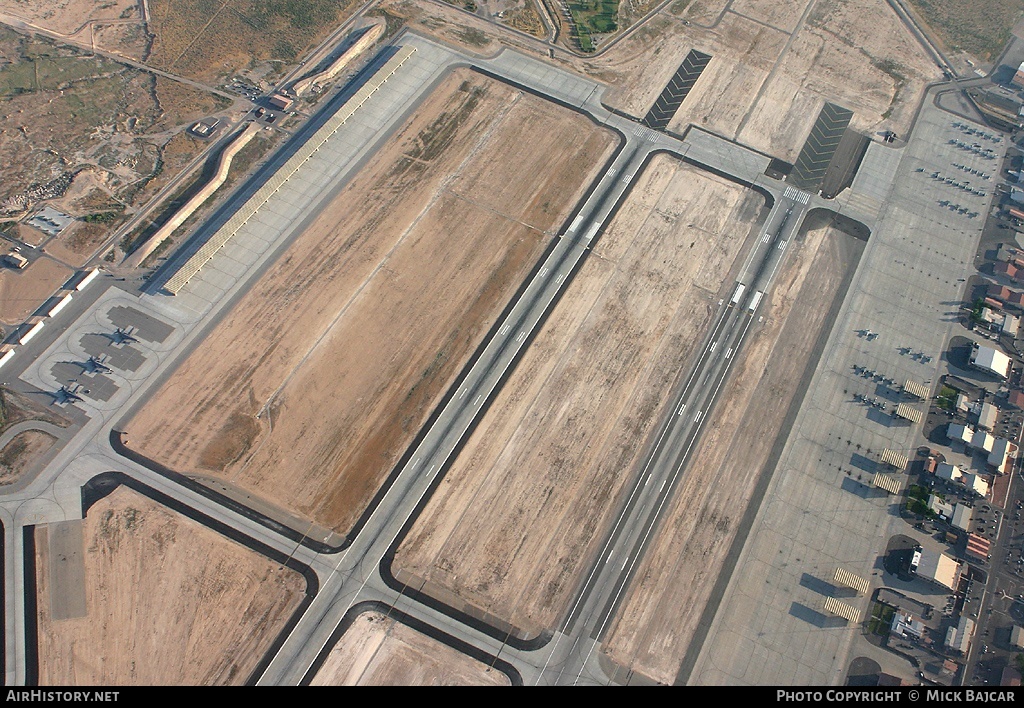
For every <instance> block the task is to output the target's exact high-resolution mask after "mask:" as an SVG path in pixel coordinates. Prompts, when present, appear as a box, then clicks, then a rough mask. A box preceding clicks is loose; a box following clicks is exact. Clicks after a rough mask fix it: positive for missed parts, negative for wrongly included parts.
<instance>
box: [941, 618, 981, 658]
mask: <svg viewBox="0 0 1024 708" xmlns="http://www.w3.org/2000/svg"><path fill="white" fill-rule="evenodd" d="M973 636H974V620H972V619H971V618H970V617H964V616H962V615H961V617H960V622H959V623H958V624H956V625H952V626H950V628H949V629H948V630H946V642H945V643H946V646H947V647H949V648H950V649H952V650H953V651H956V652H960V653H961V654H966V653H967V650H968V649H970V648H971V637H973Z"/></svg>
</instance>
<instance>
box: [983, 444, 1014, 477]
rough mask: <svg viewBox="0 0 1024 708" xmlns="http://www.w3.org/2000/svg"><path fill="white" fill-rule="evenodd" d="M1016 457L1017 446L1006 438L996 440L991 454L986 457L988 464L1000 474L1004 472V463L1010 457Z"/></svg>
mask: <svg viewBox="0 0 1024 708" xmlns="http://www.w3.org/2000/svg"><path fill="white" fill-rule="evenodd" d="M1016 456H1017V446H1016V445H1014V444H1013V443H1012V442H1010V441H1009V440H1007V439H1006V438H996V442H995V444H994V445H993V446H992V452H990V453H989V455H988V463H989V464H990V465H992V466H993V467H995V468H996V469H997V470H999V473H1000V474H1002V473H1003V472H1005V471H1006V470H1005V468H1006V463H1007V462H1008V461H1009V460H1010V458H1011V457H1016Z"/></svg>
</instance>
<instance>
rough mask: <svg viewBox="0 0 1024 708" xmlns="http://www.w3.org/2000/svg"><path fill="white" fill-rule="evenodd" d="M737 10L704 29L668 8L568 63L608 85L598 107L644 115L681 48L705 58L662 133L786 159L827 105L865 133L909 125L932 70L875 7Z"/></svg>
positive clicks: (755, 6) (869, 1)
mask: <svg viewBox="0 0 1024 708" xmlns="http://www.w3.org/2000/svg"><path fill="white" fill-rule="evenodd" d="M810 1H811V0H806V1H803V2H798V3H778V2H775V1H774V0H743V1H742V2H737V3H732V4H730V5H728V9H726V10H725V12H724V14H721V15H720V19H718V18H719V15H718V14H717V13H716V14H714V16H712V17H710V18H708V19H707V22H708V23H711V24H710V26H708V27H705V26H702V25H701V23H700V22H699V21H698V20H697V19H696V18H695V16H691V14H690V13H691V12H693V11H695V9H694V8H696V9H697V10H699V9H700V8H697V7H696V6H697V5H698V3H696V2H695V3H693V6H691V8H688V9H687V11H686V13H684V15H683V16H684V17H687V18H688V20H687V21H690V22H691V24H689V25H684V24H683V22H682V21H681V20H680V19H679V18H677V17H675V16H674V15H673V14H672V13H671V12H670V11H669V9H666V10H663V11H662V13H661V14H660V15H659V16H658V17H656V18H654V19H653V20H652V21H651V22H649V23H648V24H647V25H645V26H644V27H642V28H640V29H639V30H637V31H636V32H635V33H634V34H633V35H631V36H630V37H628V38H627V39H625V40H624V41H623V42H621V43H620V44H618V45H616V46H615V47H614V48H613V49H612V50H610V51H609V52H608V53H607V54H606V55H604V56H602V57H600V58H596V59H594V60H591V61H589V62H585V63H584V62H580V61H578V60H572V61H571V62H569V63H570V64H572V65H573V66H575V67H576V68H577V69H579V70H582V71H586V72H587V73H590V74H591V75H593V76H594V77H595V78H598V79H600V80H602V81H605V82H607V83H608V84H609V85H610V86H611V90H609V91H608V92H607V93H606V95H605V101H606V102H607V103H608V104H609V105H612V106H614V107H616V108H620V109H622V110H624V111H626V112H628V113H630V114H632V115H636V116H642V115H644V113H646V111H647V110H648V109H649V108H650V106H651V105H652V104H653V103H654V100H655V99H656V98H657V96H658V94H659V92H660V91H661V90H662V88H664V86H665V84H666V83H667V82H668V80H669V79H670V78H671V76H672V74H673V73H674V72H675V70H676V68H677V67H678V66H679V64H680V63H681V62H682V60H683V59H684V58H685V57H686V54H687V53H688V52H689V51H690V49H698V50H700V51H703V52H707V53H709V54H711V55H712V56H713V58H712V60H711V62H710V63H709V64H708V66H707V68H706V69H705V70H704V73H703V74H702V75H701V77H700V79H698V81H697V83H696V84H695V85H694V87H693V90H692V91H691V92H690V94H689V96H687V98H686V100H685V101H684V102H683V104H682V106H681V107H680V110H679V111H678V112H677V113H676V116H675V118H674V120H673V121H672V123H671V125H670V128H671V129H672V130H675V131H680V132H681V131H683V130H685V128H686V126H687V125H689V124H691V123H693V124H696V125H700V126H703V127H705V128H707V129H709V130H712V131H714V132H716V133H719V134H721V135H723V136H725V137H728V138H731V139H735V140H738V141H740V142H742V143H743V144H745V145H749V146H750V147H753V148H755V149H757V150H760V151H762V152H765V153H768V154H771V155H773V156H775V157H779V158H782V159H784V160H788V161H793V160H795V159H796V156H797V155H798V154H799V151H800V148H801V146H802V145H803V142H804V140H805V139H806V137H807V134H808V133H809V132H810V128H811V125H812V124H813V122H814V119H815V118H816V117H817V114H818V111H819V110H820V108H821V106H822V104H823V103H824V102H825V101H834V102H837V103H839V104H840V105H843V106H845V107H846V108H849V109H850V110H852V111H854V114H855V115H854V119H853V127H854V128H855V129H857V130H860V131H863V132H868V133H870V132H873V131H880V130H886V129H893V130H896V131H897V132H898V133H903V132H905V131H906V129H907V128H908V127H909V122H910V120H911V118H912V117H913V110H914V106H915V105H916V103H917V101H918V99H919V97H920V95H921V92H922V91H923V90H924V86H925V84H926V83H927V82H928V81H929V80H932V79H933V78H935V77H936V76H937V75H938V74H937V72H938V69H937V68H936V67H935V65H934V64H933V63H932V62H931V61H930V60H929V59H928V58H927V56H926V55H925V53H924V51H923V50H922V49H921V48H920V46H919V45H918V44H917V42H916V41H915V40H914V38H913V37H912V35H911V34H910V33H909V31H908V30H907V29H906V28H905V27H904V26H903V24H902V23H901V22H900V21H899V18H898V17H897V16H896V15H895V13H894V12H893V11H892V9H891V8H890V7H889V6H888V4H887V3H886V2H885V0H816V2H814V4H813V6H812V5H810Z"/></svg>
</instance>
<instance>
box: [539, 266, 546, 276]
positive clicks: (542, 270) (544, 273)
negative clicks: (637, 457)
mask: <svg viewBox="0 0 1024 708" xmlns="http://www.w3.org/2000/svg"><path fill="white" fill-rule="evenodd" d="M547 274H548V267H547V266H544V267H542V268H541V269H540V275H541V276H545V275H547Z"/></svg>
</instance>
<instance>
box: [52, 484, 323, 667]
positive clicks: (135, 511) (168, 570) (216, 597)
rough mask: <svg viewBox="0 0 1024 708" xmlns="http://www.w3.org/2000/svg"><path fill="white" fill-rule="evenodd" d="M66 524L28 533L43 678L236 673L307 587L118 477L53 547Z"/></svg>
mask: <svg viewBox="0 0 1024 708" xmlns="http://www.w3.org/2000/svg"><path fill="white" fill-rule="evenodd" d="M66 523H68V524H77V522H66ZM63 530H68V529H66V528H65V529H60V528H58V527H54V526H53V525H49V526H40V527H39V528H38V529H37V531H36V549H37V556H36V574H37V578H38V596H37V597H38V616H39V683H40V684H41V685H51V686H53V685H58V686H59V685H64V686H71V685H93V686H100V685H106V686H117V685H152V684H163V685H168V684H181V685H208V684H241V683H244V682H245V680H246V679H247V678H248V676H249V674H250V673H251V672H252V670H253V669H254V668H255V666H256V664H257V663H258V662H259V660H260V659H261V658H262V655H263V653H264V652H266V651H267V649H268V648H269V646H270V643H271V642H272V641H273V640H274V638H275V636H276V635H277V634H278V633H279V632H280V631H281V630H282V629H283V626H284V623H285V622H286V621H287V620H288V618H289V617H290V616H291V614H292V613H293V612H294V611H295V609H296V608H297V607H298V604H299V602H300V601H301V600H302V597H303V595H304V592H305V587H306V581H305V579H303V578H302V576H301V575H299V574H298V573H296V572H295V571H292V570H289V569H287V568H282V567H281V566H279V565H278V564H277V563H275V562H273V561H271V560H269V559H267V558H265V557H263V556H260V555H258V554H256V553H254V552H252V551H250V550H248V549H246V548H245V547H243V546H241V545H239V544H238V543H236V542H234V541H231V540H229V539H227V538H225V537H224V536H221V535H220V534H218V533H215V532H214V531H211V530H210V529H208V528H206V527H205V526H203V525H201V524H199V523H197V522H195V521H192V520H191V519H188V518H185V517H182V516H180V515H178V514H176V513H174V512H172V511H170V510H168V509H167V508H166V507H163V506H161V505H159V504H157V503H156V502H154V501H152V500H150V499H148V498H146V497H144V496H142V495H141V494H138V493H137V492H135V491H133V490H131V489H128V488H126V487H119V488H118V489H116V490H115V491H114V492H113V493H112V494H110V495H109V496H108V497H106V498H104V499H102V500H100V501H99V502H97V503H96V504H95V505H94V506H93V507H92V508H91V509H90V510H89V513H88V515H87V516H86V518H85V520H84V521H83V522H82V523H81V528H80V530H79V529H76V528H73V527H72V528H71V529H70V531H75V532H77V533H79V534H80V539H81V540H80V541H79V544H78V545H77V547H76V546H75V544H73V543H69V542H68V541H66V540H65V541H64V542H60V543H57V547H58V549H59V556H54V557H51V555H50V548H49V544H50V542H51V539H55V538H58V537H59V536H60V534H58V531H63ZM69 535H70V534H69ZM64 537H65V538H66V537H67V536H64ZM75 566H78V568H77V570H76V569H75ZM55 574H56V575H58V576H59V577H62V578H64V579H66V580H68V581H70V582H68V583H67V584H64V585H60V584H54V583H53V582H51V578H52V577H53V575H55ZM75 576H81V577H80V578H78V581H79V582H78V583H77V584H75V583H74V582H73V578H75ZM82 592H84V593H85V597H84V603H82V599H83V598H81V597H76V596H75V595H76V594H77V593H82ZM76 605H77V608H78V612H75V611H74V610H75V608H76ZM82 610H84V616H75V615H78V614H80V613H81V611H82ZM54 614H58V615H59V616H67V615H71V616H70V617H68V618H67V619H60V620H55V619H53V615H54Z"/></svg>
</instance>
